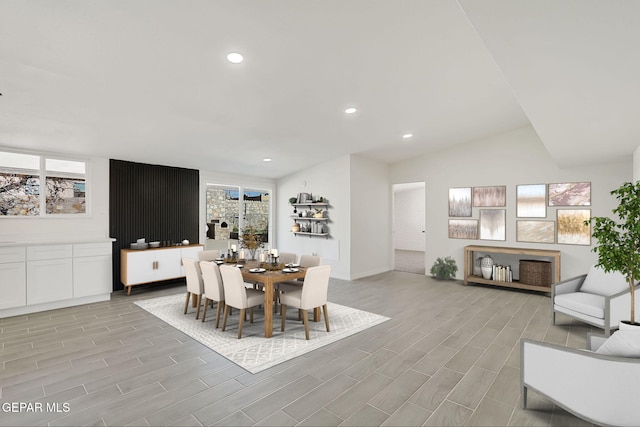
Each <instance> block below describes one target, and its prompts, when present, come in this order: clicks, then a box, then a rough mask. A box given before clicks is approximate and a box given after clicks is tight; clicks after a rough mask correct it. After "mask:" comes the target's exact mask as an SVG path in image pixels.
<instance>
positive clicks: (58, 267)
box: [27, 251, 73, 305]
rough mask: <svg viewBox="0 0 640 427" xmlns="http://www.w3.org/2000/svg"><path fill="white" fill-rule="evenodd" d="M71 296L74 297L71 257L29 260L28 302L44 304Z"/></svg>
mask: <svg viewBox="0 0 640 427" xmlns="http://www.w3.org/2000/svg"><path fill="white" fill-rule="evenodd" d="M28 252H29V251H27V254H28ZM71 298H73V262H72V259H71V258H56V259H39V260H35V261H27V304H29V305H31V304H42V303H45V302H51V301H59V300H65V299H71Z"/></svg>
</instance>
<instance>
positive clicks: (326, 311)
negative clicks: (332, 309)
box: [322, 304, 331, 332]
mask: <svg viewBox="0 0 640 427" xmlns="http://www.w3.org/2000/svg"><path fill="white" fill-rule="evenodd" d="M322 311H323V312H324V325H325V326H326V327H327V332H331V331H330V330H329V310H327V304H325V305H323V306H322Z"/></svg>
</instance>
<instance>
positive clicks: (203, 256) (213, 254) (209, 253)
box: [198, 249, 220, 261]
mask: <svg viewBox="0 0 640 427" xmlns="http://www.w3.org/2000/svg"><path fill="white" fill-rule="evenodd" d="M218 258H220V251H219V250H217V249H209V250H206V251H200V252H198V261H213V260H214V259H218Z"/></svg>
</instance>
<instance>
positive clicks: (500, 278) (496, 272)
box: [491, 264, 513, 282]
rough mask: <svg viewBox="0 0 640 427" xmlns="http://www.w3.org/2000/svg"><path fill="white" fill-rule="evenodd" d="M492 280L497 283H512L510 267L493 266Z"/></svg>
mask: <svg viewBox="0 0 640 427" xmlns="http://www.w3.org/2000/svg"><path fill="white" fill-rule="evenodd" d="M491 277H492V279H493V280H495V281H497V282H513V271H512V270H511V266H510V265H497V264H494V265H493V272H492V275H491Z"/></svg>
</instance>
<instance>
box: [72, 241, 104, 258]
mask: <svg viewBox="0 0 640 427" xmlns="http://www.w3.org/2000/svg"><path fill="white" fill-rule="evenodd" d="M111 247H112V243H111V242H100V243H74V245H73V256H74V258H75V257H85V256H99V255H111Z"/></svg>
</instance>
